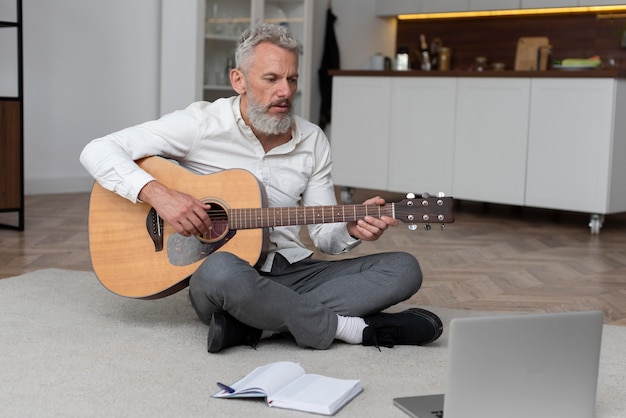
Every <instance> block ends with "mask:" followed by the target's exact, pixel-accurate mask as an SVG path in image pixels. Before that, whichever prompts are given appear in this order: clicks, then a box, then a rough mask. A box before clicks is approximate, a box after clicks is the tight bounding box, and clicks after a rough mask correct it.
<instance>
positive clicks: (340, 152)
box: [330, 77, 391, 190]
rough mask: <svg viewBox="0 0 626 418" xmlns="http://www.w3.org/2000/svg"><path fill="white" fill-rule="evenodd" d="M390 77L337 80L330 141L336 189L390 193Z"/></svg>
mask: <svg viewBox="0 0 626 418" xmlns="http://www.w3.org/2000/svg"><path fill="white" fill-rule="evenodd" d="M390 108H391V78H390V77H334V78H333V102H332V112H333V113H332V123H331V124H330V127H331V135H330V141H331V145H332V152H333V161H334V162H333V179H334V181H335V183H336V184H337V185H342V186H349V187H360V188H367V189H378V190H386V189H387V185H388V182H387V178H388V177H387V169H388V164H389V140H390V139H389V126H390V122H391V118H390Z"/></svg>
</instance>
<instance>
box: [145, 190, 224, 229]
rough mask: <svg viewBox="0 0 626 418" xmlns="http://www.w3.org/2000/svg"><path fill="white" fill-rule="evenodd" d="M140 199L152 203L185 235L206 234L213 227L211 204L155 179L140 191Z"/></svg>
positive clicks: (162, 215) (164, 217)
mask: <svg viewBox="0 0 626 418" xmlns="http://www.w3.org/2000/svg"><path fill="white" fill-rule="evenodd" d="M138 197H139V199H140V200H142V201H143V202H145V203H147V204H149V205H151V206H152V207H153V208H154V209H155V210H156V211H157V213H158V214H159V216H160V217H161V218H163V219H164V220H165V221H166V222H168V223H169V224H170V225H172V227H173V228H174V229H175V230H176V232H178V233H179V234H181V235H183V236H186V237H188V236H191V235H204V234H206V233H207V232H209V231H210V230H211V228H212V225H211V218H209V215H208V214H207V211H208V210H209V209H210V208H211V205H209V204H207V203H204V202H202V201H200V200H198V199H196V198H195V197H193V196H191V195H188V194H186V193H181V192H178V191H176V190H172V189H170V188H168V187H167V186H165V185H163V184H161V183H159V182H158V181H156V180H153V181H151V182H149V183H148V184H146V185H145V186H144V187H143V188H142V189H141V191H140V192H139V196H138Z"/></svg>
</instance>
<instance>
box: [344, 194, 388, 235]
mask: <svg viewBox="0 0 626 418" xmlns="http://www.w3.org/2000/svg"><path fill="white" fill-rule="evenodd" d="M363 204H364V205H379V206H381V205H384V204H385V199H383V198H382V197H380V196H376V197H373V198H371V199H368V200H366V201H365V202H363ZM396 225H398V221H397V220H396V219H394V218H392V217H389V216H382V217H380V219H379V218H375V217H373V216H370V215H368V216H366V217H365V218H363V219H359V220H358V221H356V222H348V232H349V233H350V235H351V236H352V237H354V238H357V239H360V240H363V241H376V240H377V239H378V238H380V236H381V235H382V234H383V232H385V230H386V229H387V228H389V227H390V226H396Z"/></svg>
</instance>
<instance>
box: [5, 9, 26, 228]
mask: <svg viewBox="0 0 626 418" xmlns="http://www.w3.org/2000/svg"><path fill="white" fill-rule="evenodd" d="M15 4H16V19H15V21H0V31H5V30H14V31H16V35H17V36H16V38H17V57H15V58H11V57H6V58H5V56H4V55H5V54H4V53H3V51H0V57H2V58H0V59H7V60H11V59H17V96H0V212H1V213H2V215H4V213H7V212H13V213H16V214H17V222H13V223H10V222H6V221H5V220H4V216H3V217H2V218H0V228H5V229H16V230H19V231H23V230H24V75H23V74H24V66H23V63H24V57H23V36H22V0H15Z"/></svg>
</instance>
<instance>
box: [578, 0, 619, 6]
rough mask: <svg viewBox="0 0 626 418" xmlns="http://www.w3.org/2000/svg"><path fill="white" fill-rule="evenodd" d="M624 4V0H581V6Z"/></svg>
mask: <svg viewBox="0 0 626 418" xmlns="http://www.w3.org/2000/svg"><path fill="white" fill-rule="evenodd" d="M615 4H619V5H624V0H580V5H581V6H611V5H615Z"/></svg>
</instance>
